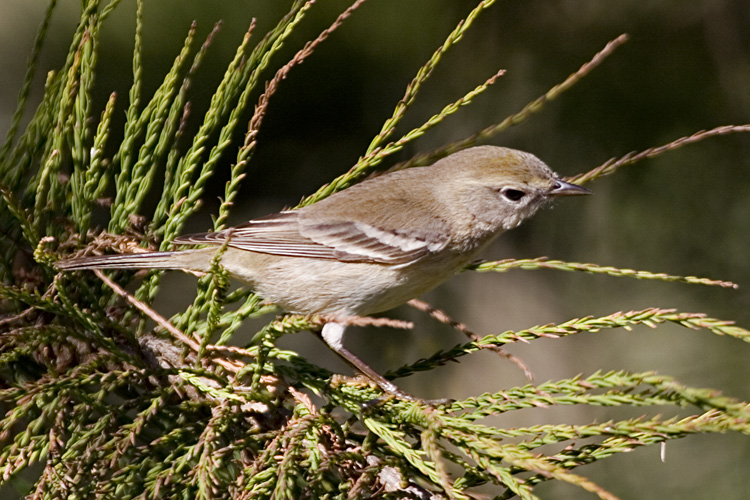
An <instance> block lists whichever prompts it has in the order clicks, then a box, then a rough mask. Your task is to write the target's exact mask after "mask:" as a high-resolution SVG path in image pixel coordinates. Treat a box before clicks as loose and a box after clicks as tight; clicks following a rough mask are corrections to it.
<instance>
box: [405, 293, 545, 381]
mask: <svg viewBox="0 0 750 500" xmlns="http://www.w3.org/2000/svg"><path fill="white" fill-rule="evenodd" d="M407 303H408V304H409V305H410V306H412V307H413V308H415V309H418V310H420V311H422V312H425V313H427V314H428V315H430V316H432V317H433V318H435V319H436V320H438V321H439V322H441V323H444V324H446V325H449V326H451V327H452V328H454V329H456V330H458V331H459V332H461V333H463V334H464V335H466V336H467V337H468V338H469V340H472V341H474V342H478V341H479V340H480V339H481V337H480V336H479V335H477V334H476V333H474V332H472V331H471V330H469V327H467V326H466V325H465V324H463V323H459V322H458V321H455V320H453V319H452V318H451V317H450V316H448V315H447V314H446V313H445V311H442V310H440V309H437V308H435V307H432V306H431V305H430V304H428V303H427V302H424V301H422V300H419V299H411V300H410V301H409V302H407ZM489 350H491V351H493V352H495V353H496V354H497V355H498V356H500V357H502V358H505V359H507V360H508V361H510V362H511V363H513V364H514V365H516V366H517V367H518V368H520V370H521V371H522V372H523V374H524V376H525V377H526V379H527V380H528V381H529V382H533V381H534V374H533V373H531V370H529V367H528V366H527V365H526V363H524V362H523V361H522V360H521V358H519V357H518V356H515V355H513V354H511V353H509V352H508V351H506V350H504V349H503V348H502V347H498V346H491V347H489Z"/></svg>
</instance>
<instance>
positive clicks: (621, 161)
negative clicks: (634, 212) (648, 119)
mask: <svg viewBox="0 0 750 500" xmlns="http://www.w3.org/2000/svg"><path fill="white" fill-rule="evenodd" d="M735 132H750V124H747V125H723V126H721V127H716V128H712V129H711V130H701V131H699V132H696V133H694V134H693V135H689V136H685V137H680V138H679V139H675V140H674V141H672V142H670V143H668V144H664V145H663V146H657V147H653V148H648V149H646V150H643V151H641V152H640V153H637V152H635V151H632V152H630V153H628V154H626V155H625V156H623V157H621V158H611V159H609V160H607V161H606V162H605V163H604V164H602V165H600V166H598V167H596V168H594V169H592V170H589V171H588V172H586V173H585V174H579V175H575V176H573V177H569V178H568V179H566V180H567V181H569V182H574V183H576V184H585V183H586V182H591V181H593V180H594V179H598V178H599V177H603V176H605V175H610V174H613V173H615V172H616V171H617V170H619V169H620V168H621V167H624V166H625V165H630V164H632V163H636V162H639V161H641V160H645V159H646V158H654V157H656V156H659V155H660V154H663V153H666V152H667V151H672V150H675V149H678V148H681V147H682V146H686V145H688V144H692V143H694V142H698V141H702V140H703V139H707V138H709V137H713V136H715V135H726V134H733V133H735Z"/></svg>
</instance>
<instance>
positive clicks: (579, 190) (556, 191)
mask: <svg viewBox="0 0 750 500" xmlns="http://www.w3.org/2000/svg"><path fill="white" fill-rule="evenodd" d="M580 194H591V191H589V190H588V189H586V188H585V187H583V186H579V185H578V184H572V183H570V182H565V181H561V180H556V181H555V184H554V185H553V186H552V189H551V190H550V192H549V196H577V195H580Z"/></svg>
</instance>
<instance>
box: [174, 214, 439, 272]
mask: <svg viewBox="0 0 750 500" xmlns="http://www.w3.org/2000/svg"><path fill="white" fill-rule="evenodd" d="M448 238H449V237H448V234H447V232H446V231H437V230H432V231H419V230H416V231H415V230H410V231H409V232H408V233H406V232H405V231H399V230H385V229H382V228H379V227H376V226H374V225H371V224H367V223H364V222H359V221H347V220H333V221H326V222H319V221H317V220H315V219H313V218H309V219H308V218H305V217H304V216H300V212H299V211H294V210H289V211H284V212H279V213H277V214H273V215H269V216H266V217H263V218H260V219H255V220H251V221H249V222H247V223H245V224H243V225H241V226H237V227H235V228H232V229H226V230H224V231H219V232H215V233H200V234H191V235H186V236H180V237H179V238H177V239H175V240H174V241H175V243H178V244H212V245H222V244H224V242H225V241H226V240H227V239H229V246H230V247H233V248H238V249H241V250H248V251H251V252H260V253H266V254H272V255H284V256H288V257H308V258H317V259H334V260H339V261H342V262H372V263H381V264H393V265H397V264H408V263H410V262H414V261H416V260H418V259H420V258H422V257H424V256H425V255H427V254H429V253H432V252H436V251H438V250H440V249H442V248H444V247H445V246H446V245H447V244H448Z"/></svg>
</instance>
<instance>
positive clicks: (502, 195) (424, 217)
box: [56, 146, 590, 400]
mask: <svg viewBox="0 0 750 500" xmlns="http://www.w3.org/2000/svg"><path fill="white" fill-rule="evenodd" d="M588 193H590V191H588V190H587V189H585V188H583V187H580V186H577V185H575V184H571V183H568V182H564V181H562V180H560V178H559V177H558V176H557V175H556V174H555V173H554V172H552V170H550V169H549V167H547V165H545V164H544V163H543V162H542V161H541V160H539V159H538V158H536V157H535V156H533V155H531V154H529V153H525V152H523V151H517V150H513V149H508V148H501V147H494V146H478V147H474V148H470V149H466V150H464V151H461V152H458V153H454V154H452V155H450V156H447V157H446V158H443V159H442V160H440V161H438V162H436V163H434V164H433V165H431V166H428V167H416V168H410V169H406V170H400V171H397V172H392V173H389V174H385V175H382V176H380V177H376V178H374V179H370V180H367V181H364V182H362V183H360V184H357V185H355V186H352V187H350V188H348V189H346V190H344V191H341V192H338V193H336V194H334V195H332V196H330V197H328V198H326V199H324V200H322V201H319V202H318V203H315V204H313V205H310V206H307V207H304V208H301V209H299V210H287V211H283V212H279V213H276V214H272V215H269V216H266V217H262V218H260V219H255V220H251V221H249V222H247V223H245V224H243V225H241V226H237V227H235V228H232V229H227V230H224V231H219V232H215V233H202V234H193V235H187V236H182V237H179V238H177V239H176V240H175V241H174V243H178V244H208V245H210V246H208V247H206V248H200V249H191V250H178V251H172V252H152V253H138V254H131V255H106V256H100V257H84V258H78V259H68V260H62V261H59V262H58V263H57V264H56V267H57V269H60V270H65V271H72V270H79V269H115V268H118V269H184V270H192V271H200V272H209V271H210V270H211V262H212V259H213V258H214V256H215V255H216V252H217V251H218V248H219V246H221V245H222V244H224V243H225V242H226V240H227V239H229V242H228V248H227V249H226V252H225V253H224V255H223V257H222V259H221V265H222V266H224V268H225V269H226V270H227V272H229V273H230V274H231V275H232V276H234V277H235V278H237V279H239V280H241V281H244V282H246V283H249V284H250V285H251V286H252V287H253V289H254V290H255V291H256V292H257V293H258V294H259V295H261V296H262V297H264V298H265V299H267V300H270V301H272V302H274V303H275V304H278V305H279V306H280V307H282V308H284V309H285V310H287V311H289V312H294V313H300V314H324V315H330V316H337V315H338V316H353V315H369V314H373V313H378V312H382V311H385V310H388V309H391V308H393V307H396V306H398V305H400V304H403V303H405V302H407V301H409V300H410V299H412V298H414V297H417V296H419V295H421V294H423V293H425V292H427V291H428V290H430V289H432V288H434V287H436V286H438V285H439V284H441V283H443V282H444V281H445V280H447V279H448V278H449V277H450V276H452V275H453V274H455V273H456V272H458V271H460V270H461V269H462V268H463V267H464V266H466V265H467V264H468V263H469V262H471V261H472V260H473V259H474V258H475V257H476V256H477V255H478V254H479V253H480V252H481V251H482V250H483V249H484V248H485V247H487V245H489V243H490V242H492V241H493V240H494V239H495V238H496V237H497V236H498V235H500V234H501V233H502V232H504V231H507V230H509V229H512V228H514V227H516V226H518V225H519V224H520V223H521V222H523V221H524V220H525V219H527V218H528V217H531V216H532V215H533V214H534V213H535V212H536V211H537V210H538V209H539V208H540V207H542V206H543V205H545V204H546V203H547V202H548V201H549V200H551V199H552V198H555V197H558V196H567V195H581V194H588ZM344 330H345V325H344V324H341V323H336V322H329V323H326V324H325V325H324V326H323V329H322V332H321V336H322V338H323V340H324V341H325V342H326V343H327V344H328V346H329V347H330V348H331V349H333V351H335V352H336V353H337V354H338V355H339V356H341V357H342V358H343V359H344V360H346V361H347V362H348V363H349V364H351V365H352V366H354V368H356V369H357V370H359V371H360V372H362V373H364V374H365V375H366V376H367V377H369V378H370V379H371V380H373V381H374V382H376V383H377V384H378V385H379V386H380V387H381V388H382V389H383V390H384V391H386V392H388V393H390V394H393V395H395V396H397V397H400V398H403V399H407V400H414V399H415V398H413V397H412V396H409V395H408V394H406V393H404V392H403V391H401V390H399V389H398V388H397V387H396V386H395V384H393V383H392V382H390V381H388V380H386V379H385V378H383V377H382V376H381V375H379V374H378V373H377V372H375V370H373V369H372V368H370V367H369V366H368V365H367V364H365V363H364V362H363V361H361V360H360V359H359V358H357V357H356V356H355V355H354V354H352V353H351V352H350V351H349V350H347V349H346V348H345V347H344V345H343V337H344Z"/></svg>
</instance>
